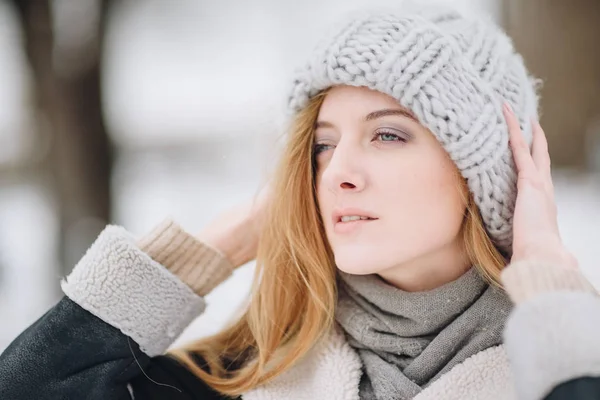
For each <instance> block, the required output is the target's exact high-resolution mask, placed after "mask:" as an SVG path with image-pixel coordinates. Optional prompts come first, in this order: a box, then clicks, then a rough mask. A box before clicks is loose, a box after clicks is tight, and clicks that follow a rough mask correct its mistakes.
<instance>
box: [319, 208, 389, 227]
mask: <svg viewBox="0 0 600 400" xmlns="http://www.w3.org/2000/svg"><path fill="white" fill-rule="evenodd" d="M376 219H379V218H378V217H377V216H376V215H374V214H373V213H371V212H369V211H367V210H363V209H360V208H342V209H336V210H334V211H333V213H332V215H331V221H332V222H333V225H334V226H335V225H337V224H348V223H356V222H362V221H373V220H376Z"/></svg>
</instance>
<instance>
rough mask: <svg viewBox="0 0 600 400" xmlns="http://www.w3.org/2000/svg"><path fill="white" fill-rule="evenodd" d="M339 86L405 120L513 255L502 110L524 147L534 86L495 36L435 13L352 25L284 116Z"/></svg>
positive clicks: (303, 78) (321, 51) (511, 189)
mask: <svg viewBox="0 0 600 400" xmlns="http://www.w3.org/2000/svg"><path fill="white" fill-rule="evenodd" d="M337 85H352V86H364V87H368V88H370V89H373V90H377V91H379V92H382V93H385V94H388V95H390V96H392V97H393V98H395V99H396V100H398V102H399V103H400V104H401V105H402V106H404V107H406V108H408V109H410V110H412V112H413V113H414V114H415V115H416V116H417V117H418V118H419V121H420V122H421V123H422V124H423V125H424V126H426V127H427V128H428V129H430V130H431V131H432V132H433V134H434V135H435V136H436V137H437V139H438V140H439V142H440V143H441V144H442V146H443V147H444V149H445V150H446V151H447V152H448V153H449V155H450V157H451V158H452V160H453V161H454V163H455V164H456V165H457V167H458V169H459V170H460V171H461V173H462V175H463V176H464V177H465V178H466V179H467V182H468V186H469V189H470V190H471V192H472V193H473V194H474V198H475V202H476V204H477V206H478V207H479V210H480V212H481V215H482V217H483V221H484V223H485V226H486V229H487V231H488V233H489V235H490V237H491V238H492V240H493V241H494V242H495V244H496V246H497V247H498V248H499V249H500V250H502V251H503V252H504V253H505V254H506V255H510V253H511V252H512V217H513V211H514V205H515V199H516V178H517V175H516V169H515V165H514V161H513V158H512V152H511V150H510V148H509V143H508V128H507V125H506V122H505V119H504V116H503V114H502V103H503V102H504V101H508V102H509V103H510V105H511V106H512V108H513V110H514V111H515V113H516V114H517V116H518V118H519V121H520V124H521V128H522V129H523V131H524V133H525V136H526V138H527V140H528V141H529V143H531V126H530V122H529V121H530V117H536V118H537V103H538V100H537V95H536V91H535V87H536V81H535V80H533V79H532V78H531V77H530V76H529V75H528V73H527V71H526V69H525V66H524V64H523V60H522V58H521V57H520V56H519V55H518V54H516V53H515V52H514V50H513V46H512V43H511V41H510V39H509V38H508V37H507V36H506V35H505V34H504V33H503V32H502V31H500V29H499V28H497V27H496V26H494V25H493V23H491V22H487V21H483V20H481V19H478V18H472V17H466V16H464V15H461V14H460V13H458V12H457V11H454V10H440V9H439V8H437V9H436V10H432V9H420V10H417V11H415V10H411V11H410V12H406V11H402V10H400V11H399V12H385V13H381V12H378V13H370V14H368V15H363V16H360V17H354V18H352V19H350V21H349V22H345V23H344V24H343V25H342V28H341V29H339V30H338V31H337V32H335V34H334V35H332V36H331V37H328V38H327V40H325V41H323V42H322V43H321V45H320V46H318V48H317V49H316V51H315V52H314V53H313V56H312V57H311V59H310V61H309V62H308V63H307V64H306V65H305V66H304V67H303V68H302V69H300V70H299V71H298V73H297V76H296V79H295V80H294V83H293V88H292V92H291V95H290V98H289V107H290V109H291V111H293V112H295V111H298V110H300V109H301V108H303V107H304V106H305V105H306V104H307V102H308V100H309V99H310V98H311V97H312V96H314V95H316V94H317V93H318V92H320V91H321V90H323V89H326V88H328V87H330V86H337Z"/></svg>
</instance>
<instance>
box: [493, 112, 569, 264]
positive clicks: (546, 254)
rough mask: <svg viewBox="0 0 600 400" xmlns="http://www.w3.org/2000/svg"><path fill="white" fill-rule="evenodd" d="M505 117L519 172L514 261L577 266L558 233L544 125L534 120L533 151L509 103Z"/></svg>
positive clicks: (515, 213)
mask: <svg viewBox="0 0 600 400" xmlns="http://www.w3.org/2000/svg"><path fill="white" fill-rule="evenodd" d="M504 116H505V118H506V121H507V123H508V128H509V133H510V145H511V148H512V151H513V157H514V160H515V164H516V166H517V171H518V181H517V201H516V205H515V212H514V219H513V255H512V259H511V262H516V261H521V260H536V261H541V262H548V263H552V264H559V265H563V266H565V267H568V268H576V267H577V260H576V259H575V257H574V256H573V255H572V254H571V253H570V252H569V251H568V250H567V249H566V248H565V247H564V245H563V243H562V240H561V238H560V234H559V232H558V223H557V219H556V211H557V210H556V203H555V201H554V185H553V184H552V176H551V170H550V155H549V154H548V143H547V141H546V135H545V134H544V131H543V130H542V127H541V126H540V124H539V123H538V122H537V121H534V120H532V121H531V123H532V129H533V146H532V149H531V152H530V151H529V146H528V145H527V142H526V141H525V139H524V138H523V133H522V132H521V128H520V127H519V122H518V120H517V118H516V117H515V115H514V113H513V112H512V109H511V108H510V106H509V105H508V104H507V103H505V105H504Z"/></svg>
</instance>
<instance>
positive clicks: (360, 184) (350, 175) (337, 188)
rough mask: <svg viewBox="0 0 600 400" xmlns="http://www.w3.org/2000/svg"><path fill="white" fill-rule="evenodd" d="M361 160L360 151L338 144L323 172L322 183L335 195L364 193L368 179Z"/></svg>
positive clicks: (350, 146)
mask: <svg viewBox="0 0 600 400" xmlns="http://www.w3.org/2000/svg"><path fill="white" fill-rule="evenodd" d="M361 159H362V157H361V155H360V150H359V149H356V148H354V147H353V146H352V145H347V144H342V143H341V142H340V143H338V145H337V146H336V148H335V150H334V151H333V155H332V156H331V159H330V160H329V163H328V164H327V166H326V167H325V170H324V171H323V175H322V177H321V179H322V183H323V184H324V185H326V187H327V189H329V190H330V191H332V192H333V193H340V192H342V191H353V192H360V191H362V190H363V189H364V187H365V183H366V177H365V173H364V172H365V171H364V168H362V167H361Z"/></svg>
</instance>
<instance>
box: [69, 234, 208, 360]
mask: <svg viewBox="0 0 600 400" xmlns="http://www.w3.org/2000/svg"><path fill="white" fill-rule="evenodd" d="M61 286H62V289H63V291H64V293H65V294H66V295H67V296H68V297H69V298H70V299H71V300H73V301H74V302H76V303H77V304H79V305H80V306H81V307H82V308H84V309H85V310H87V311H89V312H91V313H92V314H93V315H95V316H97V317H98V318H100V319H102V320H103V321H105V322H106V323H108V324H110V325H112V326H114V327H116V328H117V329H119V330H120V331H121V332H123V333H124V334H125V335H127V336H129V337H131V338H132V339H133V340H135V342H136V343H137V344H138V345H139V346H140V349H142V351H144V352H145V353H146V354H148V355H149V356H151V357H153V356H156V355H160V354H163V353H164V352H165V351H166V350H167V348H168V347H169V346H170V345H171V344H172V343H173V342H174V341H175V339H177V338H178V337H179V335H180V334H181V333H182V332H183V330H184V329H185V328H186V327H187V326H188V325H189V324H190V323H191V322H192V321H193V320H194V319H195V318H196V317H197V316H198V315H200V314H201V313H202V312H203V311H204V309H205V303H204V299H203V298H202V297H200V296H198V295H197V294H195V293H194V292H193V291H192V289H191V288H190V287H189V286H187V285H186V284H185V283H183V282H182V281H181V280H180V279H178V278H177V277H176V276H175V275H173V274H172V273H171V272H169V271H168V270H167V269H165V268H164V267H163V266H162V265H160V264H159V263H158V262H156V261H155V260H153V259H152V258H150V256H149V255H148V254H146V253H144V252H143V251H142V250H140V248H139V247H138V246H137V245H136V243H135V240H134V238H133V237H132V236H131V235H130V234H129V233H128V232H127V231H126V230H125V229H123V228H121V227H118V226H110V225H109V226H108V227H106V228H105V229H104V231H102V233H101V234H100V235H99V236H98V238H97V239H96V241H95V242H94V243H93V244H92V246H91V247H90V248H89V249H88V251H87V252H86V254H85V255H84V256H83V257H82V259H81V260H80V261H79V263H78V264H77V265H76V266H75V268H74V269H73V272H71V274H70V275H69V276H68V277H67V278H66V279H64V280H63V281H62V282H61Z"/></svg>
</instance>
